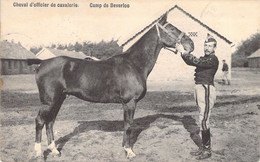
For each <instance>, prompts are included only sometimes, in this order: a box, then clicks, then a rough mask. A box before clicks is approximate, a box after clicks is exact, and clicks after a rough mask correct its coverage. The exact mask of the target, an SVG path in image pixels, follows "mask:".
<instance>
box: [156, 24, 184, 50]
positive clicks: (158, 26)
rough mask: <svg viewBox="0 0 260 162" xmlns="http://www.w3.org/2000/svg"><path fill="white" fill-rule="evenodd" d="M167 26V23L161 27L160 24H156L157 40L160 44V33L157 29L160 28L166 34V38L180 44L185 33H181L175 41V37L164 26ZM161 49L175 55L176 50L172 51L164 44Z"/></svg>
mask: <svg viewBox="0 0 260 162" xmlns="http://www.w3.org/2000/svg"><path fill="white" fill-rule="evenodd" d="M168 24H169V23H168V22H167V23H165V24H164V25H163V26H162V25H161V24H159V23H156V30H157V34H158V37H159V40H160V41H161V42H162V38H161V33H160V30H159V28H161V29H162V30H163V31H164V32H165V33H166V34H168V36H169V37H170V38H172V39H174V40H175V43H180V42H181V39H182V37H183V36H184V35H185V33H184V32H181V34H180V35H179V36H178V38H177V39H176V38H175V36H174V35H173V34H172V33H170V32H169V31H168V30H167V29H166V26H167V25H168ZM163 48H164V49H167V50H169V51H172V52H174V53H175V54H176V53H177V50H176V49H174V50H172V49H170V48H168V47H166V46H165V45H164V44H163Z"/></svg>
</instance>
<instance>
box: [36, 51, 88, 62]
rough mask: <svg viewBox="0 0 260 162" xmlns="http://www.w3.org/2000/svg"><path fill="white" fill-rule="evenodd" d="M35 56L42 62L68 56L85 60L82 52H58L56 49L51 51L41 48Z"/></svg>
mask: <svg viewBox="0 0 260 162" xmlns="http://www.w3.org/2000/svg"><path fill="white" fill-rule="evenodd" d="M36 56H37V57H38V58H39V59H42V60H45V59H49V58H53V57H57V56H68V57H73V58H79V59H85V58H87V56H86V55H85V54H84V53H82V52H74V51H66V50H58V49H51V48H43V49H42V50H41V51H39V52H38V53H37V54H36Z"/></svg>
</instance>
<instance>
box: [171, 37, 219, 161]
mask: <svg viewBox="0 0 260 162" xmlns="http://www.w3.org/2000/svg"><path fill="white" fill-rule="evenodd" d="M216 46H217V41H216V40H215V39H214V38H213V37H212V36H211V35H209V34H208V35H207V39H206V40H205V42H204V53H205V55H204V56H202V57H200V58H197V57H195V56H193V55H192V54H189V53H185V50H184V48H183V46H182V45H180V44H177V45H176V49H177V50H178V53H181V56H182V58H183V60H184V62H185V63H186V64H187V65H190V66H195V67H196V69H195V74H194V76H195V79H194V80H195V93H194V96H195V100H196V104H197V107H198V110H199V123H200V130H201V136H202V145H201V146H200V147H199V149H198V150H196V151H194V152H191V155H193V156H197V158H196V159H197V160H202V159H206V158H209V157H211V140H210V128H209V117H210V113H211V109H212V108H213V106H214V103H215V100H216V94H215V86H214V76H215V74H216V71H217V69H218V65H219V61H218V58H217V56H216V55H215V49H216Z"/></svg>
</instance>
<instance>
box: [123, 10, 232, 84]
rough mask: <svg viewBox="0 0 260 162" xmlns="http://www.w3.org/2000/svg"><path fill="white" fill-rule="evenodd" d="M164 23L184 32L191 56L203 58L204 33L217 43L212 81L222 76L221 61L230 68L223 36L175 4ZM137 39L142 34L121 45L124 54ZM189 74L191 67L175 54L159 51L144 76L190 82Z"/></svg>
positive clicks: (228, 53)
mask: <svg viewBox="0 0 260 162" xmlns="http://www.w3.org/2000/svg"><path fill="white" fill-rule="evenodd" d="M165 12H166V11H165ZM167 21H168V22H169V23H171V24H172V25H174V26H175V27H177V28H178V29H179V30H181V31H183V32H185V34H186V35H188V36H189V37H190V38H191V39H192V40H193V42H194V45H195V49H194V51H193V52H192V54H193V55H195V56H197V57H200V56H203V55H204V41H205V39H206V37H207V34H208V33H209V34H210V35H212V36H213V37H214V38H215V39H216V40H217V49H216V55H217V57H218V59H219V69H218V71H217V73H216V79H220V78H221V77H222V72H221V67H222V60H224V59H225V60H226V62H227V64H228V65H229V67H230V68H231V48H232V46H233V44H232V42H231V41H230V40H228V39H227V38H226V37H224V36H223V35H221V34H219V33H218V32H217V31H215V30H213V29H212V28H210V27H209V26H207V25H206V24H204V23H203V22H201V21H200V20H198V19H197V18H195V17H193V16H192V15H191V14H190V13H188V12H187V11H185V10H183V9H182V8H181V7H179V6H177V5H175V6H174V7H173V8H171V9H170V10H169V13H168V18H167ZM155 23H156V21H154V24H155ZM148 30H149V28H148V29H147V30H145V31H144V32H143V34H144V33H145V32H146V31H148ZM141 36H142V35H139V36H138V37H136V38H134V39H132V40H131V42H129V43H128V44H127V45H125V46H124V51H126V50H127V49H128V48H129V47H130V46H131V45H132V44H133V43H134V42H135V41H136V40H138V39H139V38H140V37H141ZM124 43H125V42H124ZM193 74H194V67H191V66H187V65H186V64H185V63H184V61H183V60H182V58H181V57H180V56H179V55H175V54H174V53H172V52H170V51H168V50H165V49H162V50H161V52H160V54H159V57H158V60H157V62H156V64H155V67H154V69H153V71H152V72H151V74H150V76H149V77H148V81H149V80H153V81H172V80H185V79H189V80H192V79H193V77H194V76H193ZM229 75H231V74H229ZM229 77H231V76H229Z"/></svg>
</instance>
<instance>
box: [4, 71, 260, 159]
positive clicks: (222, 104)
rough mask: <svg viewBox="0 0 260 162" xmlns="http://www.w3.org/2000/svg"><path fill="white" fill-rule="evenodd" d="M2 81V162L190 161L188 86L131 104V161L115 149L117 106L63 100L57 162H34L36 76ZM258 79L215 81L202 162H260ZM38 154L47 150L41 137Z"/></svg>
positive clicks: (175, 84) (236, 75)
mask: <svg viewBox="0 0 260 162" xmlns="http://www.w3.org/2000/svg"><path fill="white" fill-rule="evenodd" d="M3 81H4V86H3V87H2V94H1V101H2V102H1V114H0V115H1V116H0V117H1V152H0V157H1V160H2V161H8V162H9V161H42V160H44V159H45V160H46V161H138V162H139V161H196V160H195V158H194V157H192V156H191V155H190V154H189V152H190V151H191V150H193V149H196V147H197V146H196V144H197V143H198V142H199V141H200V138H199V137H198V130H199V127H198V125H197V124H198V120H197V117H198V112H197V109H196V106H195V102H194V99H193V81H192V80H189V81H168V82H164V83H160V84H158V83H156V82H154V81H150V82H149V84H148V90H149V92H148V93H147V95H146V96H145V98H144V99H143V100H141V101H140V102H139V103H138V105H137V111H136V115H135V125H134V131H135V133H134V136H133V137H132V141H133V142H134V151H135V153H136V154H137V156H136V157H135V158H134V159H131V160H128V159H126V158H125V154H124V151H123V149H122V147H121V142H122V136H123V121H122V119H123V112H122V107H121V105H118V104H97V103H90V102H86V101H82V100H79V99H77V98H75V97H73V96H69V97H68V98H67V99H66V100H65V102H64V104H63V106H62V108H61V110H60V112H59V114H58V116H57V120H56V123H55V125H54V132H55V139H56V145H57V147H58V149H59V150H60V151H61V156H60V157H55V156H54V157H53V156H47V154H45V156H43V158H42V159H35V158H34V152H33V147H34V137H35V125H34V118H35V117H36V115H37V112H38V110H39V108H40V107H42V106H43V105H41V103H40V101H39V98H38V94H37V87H36V85H35V81H34V76H33V75H17V76H3ZM259 81H260V71H259V70H253V71H251V70H249V69H234V70H233V72H232V84H231V86H224V85H220V84H217V83H216V89H217V102H216V104H215V107H214V109H213V110H212V115H211V119H210V121H211V133H212V151H213V155H212V157H211V159H209V160H208V161H245V162H254V161H258V160H259V158H260V149H259V141H260V140H259V134H260V132H259V124H260V121H259V113H260V110H259V106H258V105H260V82H259ZM165 90H167V91H165ZM42 148H43V149H46V148H47V141H46V135H45V132H44V131H43V142H42ZM42 151H44V150H42ZM45 153H46V152H45Z"/></svg>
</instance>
